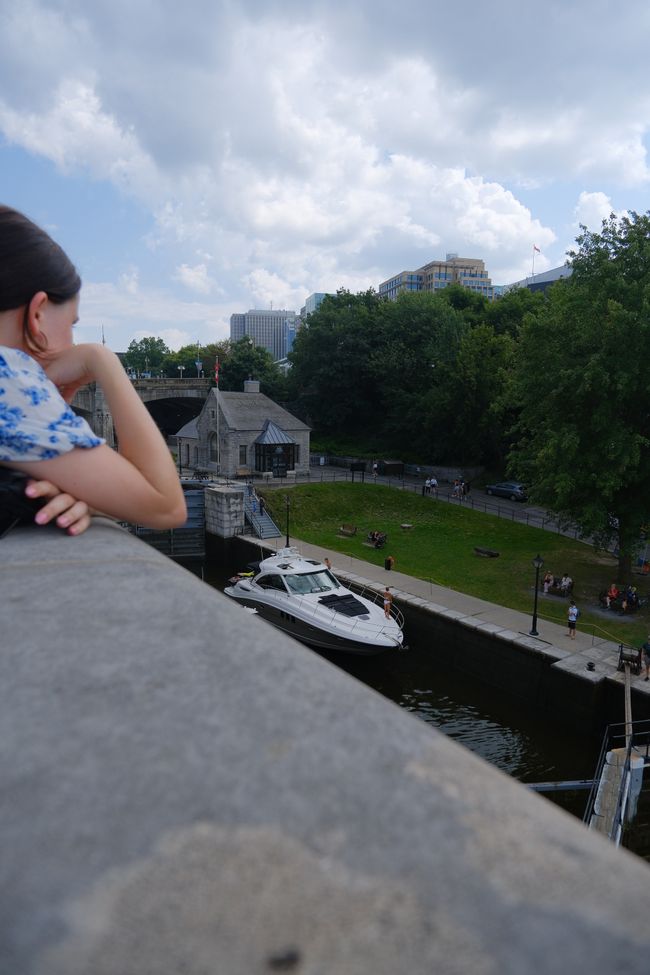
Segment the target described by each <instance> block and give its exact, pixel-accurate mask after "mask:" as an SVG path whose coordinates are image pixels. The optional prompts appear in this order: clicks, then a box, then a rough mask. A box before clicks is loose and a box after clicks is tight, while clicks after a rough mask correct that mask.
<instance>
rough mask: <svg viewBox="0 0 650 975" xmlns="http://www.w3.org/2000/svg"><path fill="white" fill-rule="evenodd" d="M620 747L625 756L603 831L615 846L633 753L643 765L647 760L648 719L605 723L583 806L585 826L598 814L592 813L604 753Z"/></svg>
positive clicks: (649, 754)
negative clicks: (607, 827) (612, 803)
mask: <svg viewBox="0 0 650 975" xmlns="http://www.w3.org/2000/svg"><path fill="white" fill-rule="evenodd" d="M630 728H631V733H630ZM623 748H624V749H625V758H624V761H623V770H622V773H621V781H620V785H619V789H618V794H617V798H616V804H615V808H614V812H613V816H612V821H611V825H610V827H609V830H608V834H607V835H608V836H609V839H611V840H613V842H614V843H616V845H618V844H619V843H620V839H621V835H622V832H623V824H624V819H625V810H626V805H627V800H628V795H629V790H630V778H631V763H632V755H633V752H634V755H635V757H640V758H643V760H644V763H645V764H646V765H647V764H648V763H649V762H650V720H647V719H646V720H643V721H633V722H632V723H631V725H630V724H627V723H626V722H624V721H623V722H620V723H618V724H613V725H608V726H607V728H606V730H605V734H604V737H603V743H602V745H601V749H600V754H599V756H598V762H597V764H596V771H595V774H594V780H593V785H592V787H591V790H590V792H589V796H588V799H587V805H586V807H585V812H584V816H583V819H582V821H583V822H584V823H585V824H586V825H589V824H590V823H591V821H592V819H593V818H594V817H598V816H599V815H601V814H600V813H597V812H596V801H597V798H598V792H599V788H600V784H601V780H602V778H603V773H604V770H605V766H606V764H607V756H608V755H609V754H610V753H611V752H613V751H615V750H616V749H623Z"/></svg>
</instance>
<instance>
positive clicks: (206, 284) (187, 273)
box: [174, 264, 214, 295]
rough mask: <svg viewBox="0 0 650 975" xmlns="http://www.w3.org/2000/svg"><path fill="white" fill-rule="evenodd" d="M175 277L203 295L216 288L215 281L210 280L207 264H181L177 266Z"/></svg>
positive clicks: (191, 289)
mask: <svg viewBox="0 0 650 975" xmlns="http://www.w3.org/2000/svg"><path fill="white" fill-rule="evenodd" d="M174 277H175V279H176V281H180V282H181V284H184V285H185V287H186V288H189V290H190V291H197V292H198V293H199V294H202V295H207V294H210V292H211V291H212V289H213V288H214V282H213V281H211V280H210V277H209V275H208V269H207V267H206V265H205V264H197V265H196V266H195V267H190V266H189V265H188V264H181V266H180V267H177V268H176V274H175V275H174Z"/></svg>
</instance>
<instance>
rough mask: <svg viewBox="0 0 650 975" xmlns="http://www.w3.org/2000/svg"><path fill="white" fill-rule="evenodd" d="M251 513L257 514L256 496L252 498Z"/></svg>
mask: <svg viewBox="0 0 650 975" xmlns="http://www.w3.org/2000/svg"><path fill="white" fill-rule="evenodd" d="M251 511H252V512H253V514H254V515H255V514H257V498H256V497H255V495H253V496H252V498H251Z"/></svg>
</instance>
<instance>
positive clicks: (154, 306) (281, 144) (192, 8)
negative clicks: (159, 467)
mask: <svg viewBox="0 0 650 975" xmlns="http://www.w3.org/2000/svg"><path fill="white" fill-rule="evenodd" d="M649 38H650V4H648V3H647V0H625V2H624V3H620V2H618V3H614V2H610V0H572V2H571V3H568V2H567V0H562V2H557V0H547V2H545V3H543V4H542V3H539V2H535V3H533V2H529V0H496V2H495V3H493V4H486V3H485V2H484V0H483V2H478V0H465V2H464V3H462V4H458V5H451V4H449V3H448V2H444V3H442V2H439V0H401V2H400V3H399V4H397V3H389V2H387V0H372V2H369V0H356V2H350V0H345V2H341V0H184V2H183V3H180V4H179V3H177V2H171V0H92V2H90V3H89V2H88V0H0V201H2V202H4V203H6V204H9V205H10V206H14V207H16V208H17V209H19V210H22V211H23V212H25V213H27V214H28V215H29V216H30V217H31V218H32V219H33V220H35V221H36V222H37V223H39V224H40V225H42V226H44V227H45V228H46V229H47V230H48V231H49V232H50V233H51V234H52V235H53V236H54V237H55V239H56V240H57V241H58V242H59V243H60V244H61V245H62V246H63V247H64V248H65V250H66V251H67V252H68V254H69V256H70V257H71V258H72V260H73V261H74V263H75V264H76V265H77V267H78V269H79V271H80V273H81V275H82V278H83V281H84V286H83V291H82V298H81V317H80V324H79V326H78V329H77V341H82V342H83V341H93V342H95V341H100V340H101V336H102V330H103V334H104V336H105V340H106V343H107V345H109V346H110V347H111V348H113V349H114V350H115V351H124V350H125V349H126V348H127V346H128V344H129V342H130V341H131V340H133V339H136V340H138V339H140V338H143V337H145V336H149V335H154V336H160V337H162V338H163V339H164V340H165V342H166V343H167V345H168V346H169V347H170V348H172V349H178V348H179V347H180V346H181V345H187V344H190V343H193V342H198V343H200V344H202V345H205V344H206V343H208V342H215V341H219V340H222V339H224V338H227V337H228V335H229V321H230V315H231V314H232V313H233V312H243V311H247V310H248V309H250V308H269V307H273V308H276V309H277V308H287V309H290V310H295V311H299V310H300V308H301V306H302V305H303V304H304V301H305V299H306V297H307V296H308V295H309V294H311V293H312V292H334V291H336V290H337V289H338V288H342V287H343V288H348V289H350V290H351V291H355V292H356V291H361V290H366V289H367V288H371V287H372V288H375V289H377V288H378V286H379V284H380V282H381V281H384V280H385V279H387V278H388V277H390V276H392V275H393V274H395V273H398V272H400V271H403V270H414V269H415V268H417V267H420V266H422V265H423V264H425V263H427V262H428V261H431V260H436V259H444V257H445V255H446V254H447V253H448V252H455V253H458V254H459V255H460V256H461V257H475V258H482V259H483V260H484V261H485V263H486V266H487V269H488V273H489V274H490V276H491V278H492V281H493V283H494V284H509V283H512V282H513V281H517V280H520V279H522V278H524V277H526V276H529V275H530V274H531V272H532V270H533V255H534V258H535V265H534V269H535V272H540V271H543V270H547V269H549V268H553V267H557V266H559V265H561V264H562V263H564V261H565V260H566V252H567V250H569V249H571V247H572V246H573V244H574V241H575V237H576V235H577V233H578V232H579V225H580V224H585V225H586V226H588V227H589V229H591V230H598V229H599V228H600V225H601V221H602V219H603V218H604V217H606V216H608V215H609V213H611V212H615V213H616V214H619V215H620V214H623V213H625V212H626V211H628V210H635V211H637V212H646V211H647V210H648V209H649V208H650V167H649V164H648V149H649V148H650V83H649V81H648V71H647V48H648V40H649ZM534 247H537V248H539V253H538V252H537V251H535V250H534Z"/></svg>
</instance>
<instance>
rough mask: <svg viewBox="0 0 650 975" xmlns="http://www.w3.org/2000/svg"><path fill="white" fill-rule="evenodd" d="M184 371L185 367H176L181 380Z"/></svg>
mask: <svg viewBox="0 0 650 975" xmlns="http://www.w3.org/2000/svg"><path fill="white" fill-rule="evenodd" d="M184 369H185V366H179V367H178V371H179V372H180V374H181V379H182V378H183V370H184Z"/></svg>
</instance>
